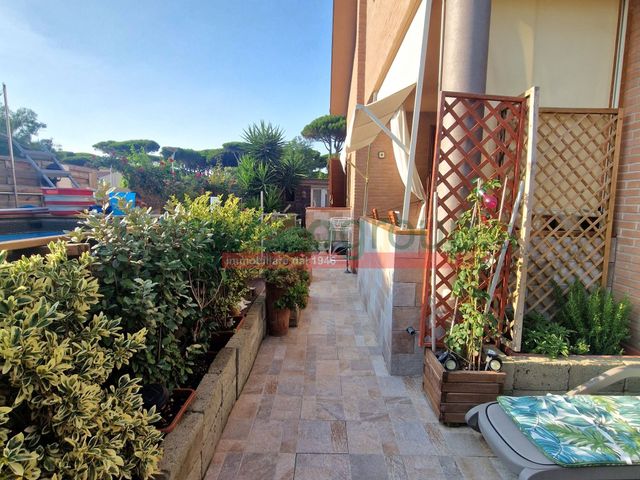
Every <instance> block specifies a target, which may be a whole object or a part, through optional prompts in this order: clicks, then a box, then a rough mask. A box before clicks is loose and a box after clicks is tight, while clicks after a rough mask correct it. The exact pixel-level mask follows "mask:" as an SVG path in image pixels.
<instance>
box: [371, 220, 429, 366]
mask: <svg viewBox="0 0 640 480" xmlns="http://www.w3.org/2000/svg"><path fill="white" fill-rule="evenodd" d="M424 244H425V237H424V232H421V231H411V230H405V231H402V230H399V229H396V228H394V227H392V226H391V225H389V224H385V223H383V222H376V221H375V220H373V219H368V218H362V219H360V242H359V259H358V262H359V269H358V289H359V291H360V294H361V296H362V299H363V301H364V303H365V308H366V309H367V312H368V313H369V317H370V318H371V319H372V322H373V324H374V329H375V332H376V335H377V336H378V341H379V342H380V345H381V346H382V354H383V357H384V359H385V363H386V366H387V369H388V370H389V373H391V374H392V375H419V374H420V373H421V372H422V363H423V349H422V348H420V347H419V346H418V335H415V336H411V335H410V334H409V333H407V328H408V327H413V328H414V329H415V330H416V331H418V330H419V324H420V310H421V307H422V290H423V288H422V286H423V275H424V253H425V248H424Z"/></svg>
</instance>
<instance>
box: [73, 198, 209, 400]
mask: <svg viewBox="0 0 640 480" xmlns="http://www.w3.org/2000/svg"><path fill="white" fill-rule="evenodd" d="M74 237H75V238H76V240H77V241H80V240H89V241H91V242H92V243H93V247H92V254H93V256H94V257H95V258H96V262H95V263H94V265H93V272H94V274H95V276H96V277H97V278H98V279H99V281H100V292H101V293H102V294H103V298H102V301H101V304H100V308H101V309H102V310H104V311H105V312H106V313H108V314H110V315H114V316H120V317H122V318H123V322H124V323H123V326H124V328H125V330H126V331H128V332H132V331H137V330H139V329H141V328H146V329H147V332H148V333H147V337H146V348H145V349H143V350H142V351H140V352H138V353H137V354H136V355H134V357H133V358H132V360H131V363H130V367H131V369H132V371H133V373H134V374H135V375H136V376H140V377H142V379H143V381H144V383H161V384H164V385H167V386H168V387H169V388H173V387H174V386H176V385H182V384H184V382H185V381H186V379H187V377H188V375H189V374H190V373H192V366H193V363H194V361H195V359H196V357H197V356H198V354H199V353H201V352H202V351H203V348H202V347H201V346H200V345H199V344H198V334H197V326H198V325H197V322H198V321H199V317H198V309H197V305H196V302H195V301H194V299H193V296H192V291H191V288H190V285H189V263H190V259H191V258H198V257H199V255H201V253H202V251H204V250H205V249H206V248H207V244H208V243H212V239H211V238H210V235H209V232H208V231H207V230H206V227H205V226H203V225H200V224H198V223H196V222H189V221H188V219H187V216H186V214H185V212H184V209H182V208H180V209H175V210H174V211H171V212H166V213H165V214H163V215H162V216H159V217H158V216H154V215H152V214H151V212H150V210H144V209H141V208H133V209H128V210H127V213H126V215H125V216H124V217H116V216H112V215H104V214H101V213H95V212H92V213H91V214H89V215H88V216H87V217H86V219H85V221H84V224H83V226H82V227H80V228H79V229H77V230H76V232H75V233H74Z"/></svg>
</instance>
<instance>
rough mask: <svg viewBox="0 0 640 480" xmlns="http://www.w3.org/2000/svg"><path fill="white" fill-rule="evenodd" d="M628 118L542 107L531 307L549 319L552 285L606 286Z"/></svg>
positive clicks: (528, 294) (614, 112)
mask: <svg viewBox="0 0 640 480" xmlns="http://www.w3.org/2000/svg"><path fill="white" fill-rule="evenodd" d="M621 129H622V115H621V114H620V113H619V111H618V110H616V109H542V108H541V109H540V114H539V118H538V146H537V168H536V174H535V188H534V206H533V217H532V230H531V239H530V243H529V250H528V256H529V266H528V272H527V274H528V275H527V289H526V297H525V307H526V310H527V311H531V310H537V311H539V312H541V313H548V312H549V311H550V310H551V308H552V307H553V303H554V302H553V284H554V283H557V284H558V285H559V286H560V287H561V288H563V289H564V288H566V287H567V286H568V285H569V284H570V283H571V282H572V281H574V280H578V279H579V280H581V281H582V282H583V283H584V284H585V285H586V286H587V287H595V286H606V281H607V267H608V263H609V250H610V245H611V234H612V229H613V226H612V225H613V208H614V203H615V198H614V196H615V189H616V176H617V171H618V156H619V152H620V140H621Z"/></svg>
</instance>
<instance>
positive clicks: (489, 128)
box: [420, 92, 526, 345]
mask: <svg viewBox="0 0 640 480" xmlns="http://www.w3.org/2000/svg"><path fill="white" fill-rule="evenodd" d="M525 113H526V101H525V98H524V97H504V96H494V95H473V94H466V93H453V92H441V93H440V105H439V111H438V126H437V131H436V144H435V152H434V162H433V171H432V175H431V192H433V191H437V192H438V197H439V198H438V205H437V206H438V209H437V217H438V218H437V222H435V223H436V224H437V238H438V240H437V254H436V261H435V277H436V289H435V293H436V309H435V310H436V325H437V327H439V329H440V331H441V332H443V331H444V329H445V328H446V325H447V323H448V321H449V320H450V319H451V317H452V315H453V312H454V300H453V298H452V295H451V288H452V286H453V281H454V280H455V278H454V277H455V275H454V272H453V270H452V267H451V265H450V263H449V261H448V259H447V258H446V257H445V256H444V255H442V247H443V246H444V244H445V242H446V238H447V236H448V235H449V233H450V232H451V231H452V230H453V228H454V227H455V224H456V221H457V219H458V218H459V216H460V214H461V213H462V212H464V211H465V210H467V209H468V208H469V204H468V202H467V199H466V197H467V196H468V194H469V192H470V191H471V189H472V188H473V187H474V184H475V182H476V180H477V179H480V180H481V181H482V182H485V181H487V180H489V179H494V178H498V179H499V180H500V181H501V182H502V184H503V188H506V192H507V193H506V197H505V209H504V217H503V218H508V217H509V215H510V213H511V209H512V207H513V202H514V200H515V196H516V191H517V188H518V181H519V172H518V170H519V163H520V158H521V155H522V143H523V127H524V118H525ZM430 202H431V203H432V202H433V199H432V198H431V200H430ZM432 211H433V205H430V208H429V219H428V223H427V231H428V232H431V231H432V229H433V225H434V218H433V215H432V213H431V212H432ZM428 235H429V236H430V234H428ZM426 257H427V258H426V259H425V281H424V285H425V287H424V293H423V302H422V303H423V307H422V314H421V325H420V331H421V335H420V341H421V344H422V345H424V344H425V343H426V342H425V336H426V335H428V334H429V331H428V329H427V325H428V318H429V316H430V313H431V311H430V302H429V299H430V295H431V288H430V278H431V272H432V263H431V254H430V253H429V254H428V255H426ZM506 264H507V265H508V263H506ZM508 276H509V272H508V269H505V270H503V274H502V280H501V282H500V283H499V286H498V289H497V290H496V298H497V302H496V303H495V304H494V305H495V309H496V310H495V313H496V315H497V317H498V318H499V319H500V318H502V317H503V315H504V311H505V307H506V302H507V290H508ZM438 338H439V337H438Z"/></svg>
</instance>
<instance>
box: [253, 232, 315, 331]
mask: <svg viewBox="0 0 640 480" xmlns="http://www.w3.org/2000/svg"><path fill="white" fill-rule="evenodd" d="M265 250H266V251H267V252H269V253H270V254H272V257H271V259H272V260H273V261H275V262H280V263H286V264H287V266H288V268H290V269H293V270H295V272H296V273H297V278H293V277H291V276H289V277H286V276H285V277H283V279H278V278H277V277H278V275H282V273H283V272H280V273H278V272H277V270H278V269H276V271H275V272H271V273H270V274H269V275H266V277H268V278H266V280H267V307H268V313H269V307H270V306H273V304H274V302H275V301H276V300H277V299H278V298H279V296H280V295H282V294H283V292H282V291H281V289H282V288H286V289H287V290H288V289H292V288H293V289H295V290H296V291H295V292H294V294H295V297H296V299H297V300H296V301H295V302H292V303H291V305H292V306H291V307H290V309H289V310H290V319H289V322H290V325H291V326H293V327H295V326H296V325H297V324H298V322H299V315H300V311H301V309H304V308H305V307H306V306H307V301H308V298H309V285H310V284H311V272H312V270H311V265H312V262H311V255H312V254H313V252H317V251H318V242H317V241H316V239H315V238H314V237H313V234H312V233H311V232H309V231H308V230H306V229H304V228H300V227H291V228H286V229H284V230H281V231H280V232H278V234H277V235H275V236H273V237H272V238H271V239H269V240H268V241H267V242H266V243H265ZM287 282H288V283H287ZM278 284H280V286H279V285H278ZM283 284H286V285H283Z"/></svg>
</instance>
